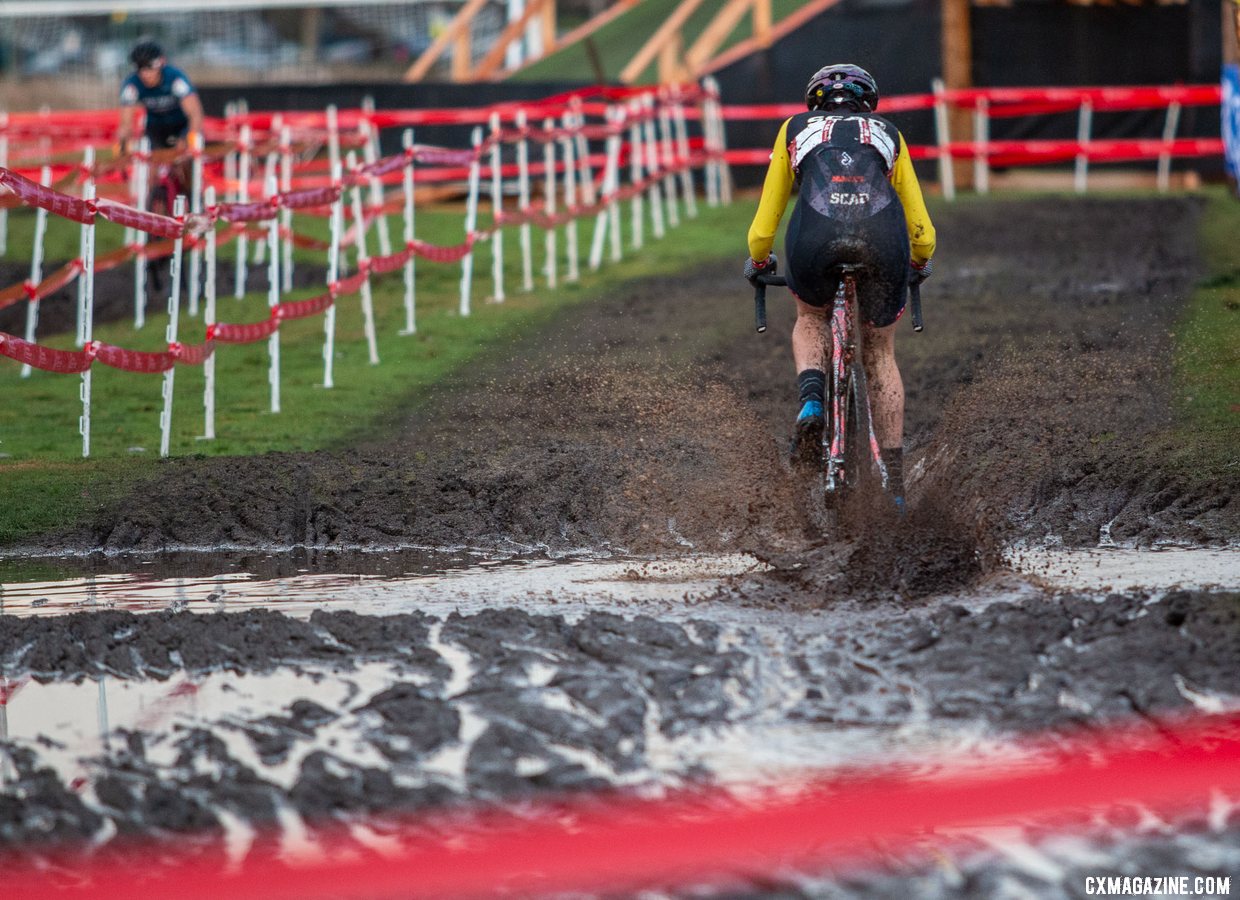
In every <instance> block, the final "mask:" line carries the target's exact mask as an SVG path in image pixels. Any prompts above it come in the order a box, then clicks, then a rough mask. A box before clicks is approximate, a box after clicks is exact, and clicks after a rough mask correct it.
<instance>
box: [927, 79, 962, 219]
mask: <svg viewBox="0 0 1240 900" xmlns="http://www.w3.org/2000/svg"><path fill="white" fill-rule="evenodd" d="M932 90H933V91H934V133H935V138H936V142H937V143H938V145H939V186H940V187H941V188H942V190H943V198H944V199H945V200H955V199H956V172H955V169H954V168H953V165H952V158H951V155H950V154H949V153H948V150H947V147H948V144H950V143H951V124H950V123H949V122H948V118H947V99H946V96H945V92H946V90H947V88H946V86H945V85H944V84H943V79H942V78H936V79H934V81H933V82H932Z"/></svg>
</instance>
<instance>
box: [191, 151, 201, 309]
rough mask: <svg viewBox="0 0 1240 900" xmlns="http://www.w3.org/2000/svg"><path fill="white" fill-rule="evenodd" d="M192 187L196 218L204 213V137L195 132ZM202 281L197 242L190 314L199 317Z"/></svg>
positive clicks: (192, 200) (192, 205)
mask: <svg viewBox="0 0 1240 900" xmlns="http://www.w3.org/2000/svg"><path fill="white" fill-rule="evenodd" d="M189 152H190V179H189V180H190V185H189V211H190V212H191V213H193V214H194V215H195V216H197V215H200V214H201V213H202V135H201V134H200V133H198V132H194V133H193V134H191V135H190V136H189ZM201 280H202V251H201V250H200V249H199V248H198V242H197V241H195V242H194V243H193V245H192V246H191V247H190V250H189V314H190V315H191V316H196V315H198V296H199V293H200V290H199V288H200V286H201Z"/></svg>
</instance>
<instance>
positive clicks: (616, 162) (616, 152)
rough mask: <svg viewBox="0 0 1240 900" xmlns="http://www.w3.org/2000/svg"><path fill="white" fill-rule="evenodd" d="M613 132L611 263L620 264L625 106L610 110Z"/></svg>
mask: <svg viewBox="0 0 1240 900" xmlns="http://www.w3.org/2000/svg"><path fill="white" fill-rule="evenodd" d="M608 112H609V113H610V115H609V116H608V121H609V122H610V123H611V130H610V132H609V133H608V136H607V157H608V159H607V163H608V165H610V166H611V199H610V200H609V201H608V206H609V207H610V209H609V210H608V213H609V215H608V218H609V220H610V222H609V225H608V230H609V233H610V236H611V261H612V262H616V263H618V262H620V260H621V258H622V256H623V252H624V250H623V245H624V237H623V235H621V233H620V177H621V176H620V151H621V150H623V149H624V118H625V112H624V107H623V106H613V107H611V108H610V109H608Z"/></svg>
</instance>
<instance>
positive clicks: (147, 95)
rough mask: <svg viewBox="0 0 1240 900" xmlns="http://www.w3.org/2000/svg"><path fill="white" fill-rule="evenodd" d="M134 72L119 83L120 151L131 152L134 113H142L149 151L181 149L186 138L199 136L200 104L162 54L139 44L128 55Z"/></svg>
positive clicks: (149, 44)
mask: <svg viewBox="0 0 1240 900" xmlns="http://www.w3.org/2000/svg"><path fill="white" fill-rule="evenodd" d="M129 59H130V61H131V62H132V63H133V65H134V72H133V74H132V75H130V76H129V77H128V78H126V79H125V80H124V81H123V82H122V83H121V126H120V133H119V135H118V136H117V142H118V144H119V145H120V149H121V150H122V151H123V150H128V149H132V146H131V145H132V144H134V143H136V139H137V137H138V135H137V133H136V129H135V128H134V126H135V124H136V122H135V119H136V117H135V115H134V111H135V110H136V109H137V107H138V106H142V107H144V108H145V110H146V126H145V131H146V136H147V137H148V138H150V141H151V149H153V150H162V149H166V148H169V147H179V148H181V149H185V148H186V147H187V146H188V140H189V135H191V134H194V135H201V134H202V120H203V113H202V101H201V100H200V99H199V97H198V94H197V92H195V90H194V85H193V84H192V83H191V82H190V80H189V77H188V76H187V75H186V74H185V73H184V72H182V71H181V70H180V69H178V68H176V67H174V66H170V65H168V61H167V59H166V58H165V57H164V51H163V50H162V49H160V46H159V45H158V44H156V43H155V42H154V41H141V42H139V43H138V44H137V45H136V46H135V47H134V48H133V51H132V52H131V53H130V54H129Z"/></svg>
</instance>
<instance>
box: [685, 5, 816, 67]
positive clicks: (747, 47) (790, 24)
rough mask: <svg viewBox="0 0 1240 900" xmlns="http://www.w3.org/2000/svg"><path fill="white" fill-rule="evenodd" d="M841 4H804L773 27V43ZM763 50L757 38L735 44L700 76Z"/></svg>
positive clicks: (713, 60)
mask: <svg viewBox="0 0 1240 900" xmlns="http://www.w3.org/2000/svg"><path fill="white" fill-rule="evenodd" d="M839 2H840V0H809V2H808V3H805V4H803V5H802V6H801V7H800V8H799V9H798V10H797V11H796V12H794V13H790V14H788V15H786V16H784V17H783V18H782V19H780V20H779V21H778V22H776V23H775V24H774V25H773V26H772V27H771V35H770V41H771V43H772V44H773V43H775V42H776V41H778V40H780V39H781V38H783V37H785V36H786V35H788V34H791V33H792V32H793V31H796V30H797V29H798V28H800V27H801V26H802V25H804V24H805V23H806V22H808V21H809V20H810V19H812V18H814V16H816V15H818V14H819V13H821V12H825V11H826V10H828V9H830V8H831V7H833V6H835V5H836V4H837V3H839ZM762 49H764V48H763V47H762V45H760V44H759V43H758V39H757V37H751V38H748V39H747V40H743V41H741V42H740V43H738V44H733V45H732V46H731V47H729V48H728V49H727V50H724V51H723V52H722V53H720V54H719V55H718V56H716V57H715V58H714V59H712V60H711V61H710V62H708V63H706V65H705V66H704V67H703V69H702V71H701V72H700V73H699V74H701V75H709V74H710V73H711V72H718V71H719V70H720V69H722V68H723V67H724V66H727V65H731V64H732V63H734V62H736V61H737V60H738V59H744V58H745V57H746V56H748V55H749V54H750V53H753V52H755V51H757V50H762ZM812 74H813V71H812V70H810V71H808V72H806V73H805V76H806V78H808V77H809V76H810V75H812Z"/></svg>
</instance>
